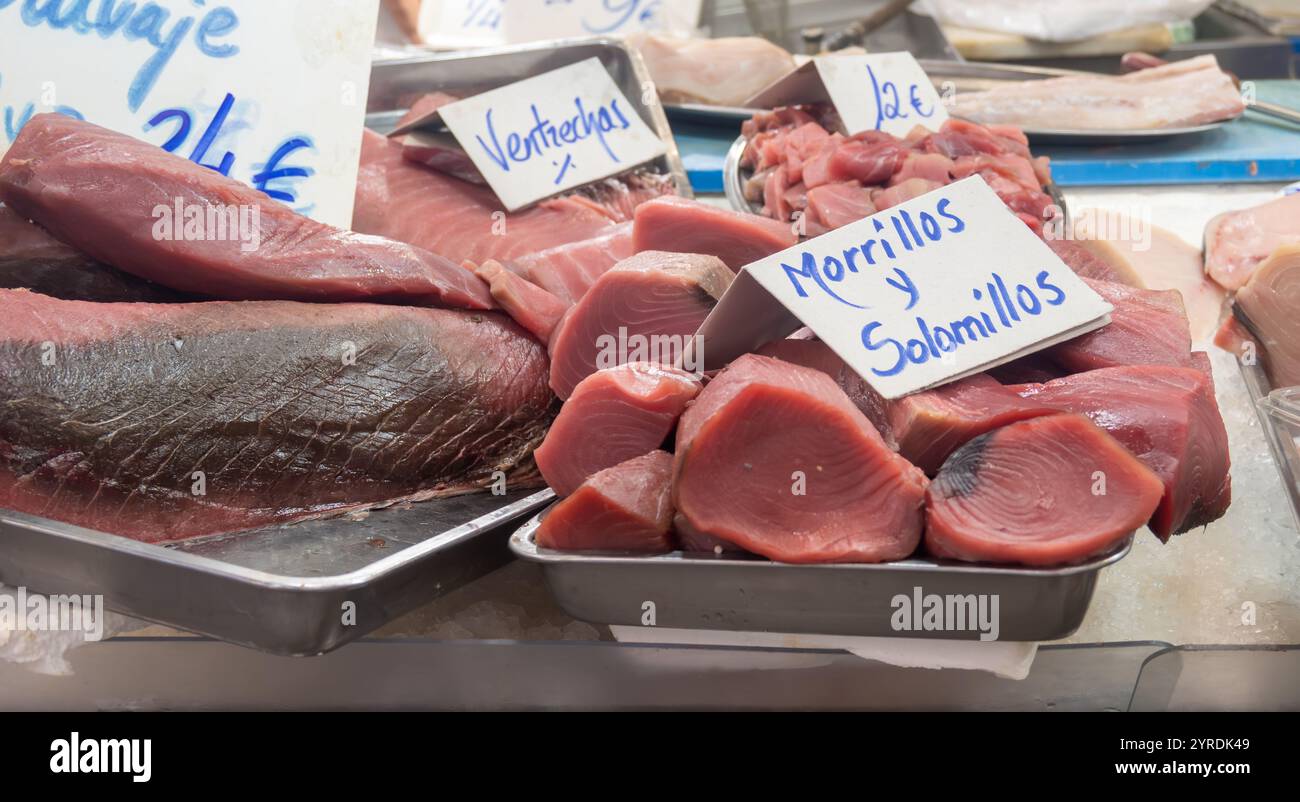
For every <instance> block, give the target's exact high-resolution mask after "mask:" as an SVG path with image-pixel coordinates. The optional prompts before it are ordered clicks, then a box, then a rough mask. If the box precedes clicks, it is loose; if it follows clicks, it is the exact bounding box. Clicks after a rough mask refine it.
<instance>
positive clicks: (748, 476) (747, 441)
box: [674, 354, 926, 563]
mask: <svg viewBox="0 0 1300 802" xmlns="http://www.w3.org/2000/svg"><path fill="white" fill-rule="evenodd" d="M675 479H676V484H675V485H674V499H675V501H676V506H677V509H678V511H679V512H680V513H681V514H682V516H684V518H685V519H686V521H687V523H688V525H689V528H690V529H691V530H692V531H694V532H696V533H702V534H705V535H708V536H710V537H712V538H717V539H720V540H723V541H726V542H727V543H734V544H736V545H737V546H739V547H741V548H743V549H745V550H747V551H752V552H754V553H755V554H760V555H763V556H765V557H768V558H770V559H773V560H779V561H782V562H791V563H817V562H884V561H888V560H899V559H903V558H904V557H907V556H908V555H910V554H911V553H912V552H913V551H914V550H915V549H916V546H917V544H918V543H919V541H920V537H921V519H922V509H921V508H922V500H923V498H924V494H925V487H926V479H925V476H924V474H922V473H921V472H920V471H919V470H917V469H916V468H915V467H914V466H912V465H911V464H909V463H908V462H907V460H905V459H903V458H902V457H900V456H898V455H897V454H895V453H894V452H892V451H890V450H889V447H888V446H886V445H885V443H884V441H883V440H881V438H880V435H879V434H878V433H877V432H876V430H875V428H874V427H873V426H872V425H871V423H870V422H869V421H868V420H867V419H866V417H865V416H864V415H863V414H862V413H861V412H860V411H859V410H858V409H857V407H855V406H854V405H853V403H852V402H851V401H850V400H849V398H848V396H846V395H845V394H844V392H843V391H842V390H841V389H840V388H839V387H838V386H836V384H835V382H834V381H833V380H832V379H831V378H830V377H829V376H827V375H826V374H825V373H822V372H821V371H818V370H814V369H812V368H807V367H803V366H800V365H793V364H790V363H786V362H782V361H780V360H776V359H772V358H770V357H764V356H758V355H754V354H750V355H746V356H742V357H740V358H739V359H737V360H736V361H734V362H732V363H731V365H730V366H728V367H727V369H726V370H724V371H723V372H722V373H721V374H719V376H718V377H717V378H716V379H714V380H713V381H712V382H710V383H709V385H708V386H707V387H705V388H704V390H703V391H702V392H701V393H700V395H699V397H698V398H697V399H696V401H695V403H694V404H692V405H691V407H690V408H688V409H687V410H686V413H685V414H684V415H683V416H682V421H681V423H680V424H679V426H678V430H677V453H676V466H675Z"/></svg>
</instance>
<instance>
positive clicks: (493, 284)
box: [474, 259, 569, 343]
mask: <svg viewBox="0 0 1300 802" xmlns="http://www.w3.org/2000/svg"><path fill="white" fill-rule="evenodd" d="M474 275H476V276H478V277H479V278H481V279H483V280H484V281H486V282H487V283H488V289H489V291H490V292H491V293H492V300H494V301H496V302H497V303H498V304H499V305H500V306H501V308H502V309H504V310H505V312H506V314H507V315H510V317H511V318H513V319H514V321H515V322H516V323H518V324H519V325H521V326H523V327H524V328H526V329H528V330H529V331H530V332H532V333H533V334H534V335H536V337H537V339H539V340H541V341H542V342H543V343H546V342H549V341H550V339H551V332H553V331H554V330H555V327H556V325H557V324H559V322H560V318H562V317H564V312H565V310H567V309H568V308H569V305H568V304H567V303H565V302H564V301H562V300H560V299H559V298H556V297H555V296H554V295H551V294H550V293H549V292H547V291H546V290H544V289H542V288H541V287H538V286H537V285H536V284H533V283H531V282H530V281H528V279H526V278H524V277H523V276H520V275H518V274H516V273H512V272H510V271H509V270H506V269H505V268H504V267H502V266H501V263H500V262H498V261H496V260H494V259H489V260H487V261H486V262H484V263H483V264H481V265H479V266H478V267H476V268H474Z"/></svg>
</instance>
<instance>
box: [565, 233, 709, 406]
mask: <svg viewBox="0 0 1300 802" xmlns="http://www.w3.org/2000/svg"><path fill="white" fill-rule="evenodd" d="M733 278H735V276H734V274H733V273H732V272H731V271H730V270H728V269H727V266H726V265H725V264H723V263H722V262H721V261H720V260H719V259H718V258H717V257H715V256H705V255H703V254H683V253H666V252H664V251H644V252H642V253H638V254H636V255H635V256H632V257H629V258H627V259H624V260H623V261H621V262H619V263H618V264H616V265H614V267H612V268H611V269H610V270H609V271H608V272H606V273H605V274H604V275H603V276H601V277H600V278H598V279H596V283H595V284H593V285H592V287H591V289H590V290H588V291H587V294H586V295H584V296H583V297H582V299H581V300H580V301H578V302H577V303H576V304H574V305H573V306H572V307H571V308H570V309H569V311H568V313H566V314H565V316H564V319H563V320H561V321H560V325H559V326H558V327H557V328H556V330H555V332H554V334H552V335H551V342H550V353H551V387H552V388H553V389H554V390H555V393H556V395H558V396H560V398H568V397H569V396H570V394H572V392H573V389H574V388H575V387H576V386H577V385H578V382H580V381H582V380H583V379H584V378H586V377H587V376H590V375H591V374H592V373H595V372H596V371H597V370H600V369H602V368H611V367H614V366H615V365H621V364H623V363H625V362H657V363H659V364H666V365H674V364H675V363H676V361H677V360H680V359H681V358H682V356H683V354H684V350H685V348H686V347H687V345H688V344H689V342H690V340H691V338H692V337H693V336H694V335H695V332H696V331H697V330H698V329H699V327H700V325H701V324H703V323H704V318H706V317H708V314H709V312H710V311H711V310H712V309H713V307H714V306H716V305H717V303H718V299H719V298H721V297H722V293H723V292H725V291H726V289H727V287H728V286H730V284H731V280H732V279H733Z"/></svg>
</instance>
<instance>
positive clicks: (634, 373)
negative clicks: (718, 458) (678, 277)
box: [534, 362, 700, 496]
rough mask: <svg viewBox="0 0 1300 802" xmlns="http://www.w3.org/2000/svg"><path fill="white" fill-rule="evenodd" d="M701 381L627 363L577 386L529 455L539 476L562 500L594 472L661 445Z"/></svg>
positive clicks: (658, 367) (680, 372)
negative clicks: (535, 460) (548, 429)
mask: <svg viewBox="0 0 1300 802" xmlns="http://www.w3.org/2000/svg"><path fill="white" fill-rule="evenodd" d="M699 391H700V380H699V379H697V378H696V377H695V376H693V375H691V374H690V373H687V372H686V371H683V370H678V369H676V368H669V367H664V366H661V365H655V364H651V363H648V362H630V363H628V364H626V365H619V366H617V367H613V368H606V369H605V370H599V371H596V372H595V373H593V374H591V375H590V376H588V377H587V378H585V379H583V380H582V381H581V382H579V383H578V386H577V387H576V388H574V390H573V395H571V396H569V400H568V401H567V402H566V403H565V404H564V406H563V407H562V408H561V409H560V414H559V415H558V416H556V418H555V423H554V424H552V425H551V430H550V432H549V433H548V434H547V435H546V439H545V440H544V441H542V445H541V447H539V448H538V449H537V453H536V454H535V455H534V456H535V457H536V459H537V467H538V469H539V470H540V471H541V472H542V477H543V478H544V479H546V483H547V484H548V485H550V486H551V489H552V490H554V491H555V492H556V493H557V494H559V495H561V496H567V495H569V494H570V493H572V492H573V491H575V490H576V489H577V488H578V485H580V484H582V483H583V482H585V481H586V480H587V478H588V477H590V476H591V475H592V474H594V473H596V472H597V471H601V470H604V469H605V468H609V467H611V466H614V465H617V464H618V463H620V462H623V461H624V460H628V459H631V458H632V457H636V456H640V455H641V454H644V453H646V452H647V451H652V450H654V449H657V448H659V447H660V446H662V445H663V444H664V441H665V440H666V439H667V438H668V435H669V434H670V433H671V432H672V430H673V427H674V426H676V425H677V419H678V418H679V417H681V414H682V411H683V410H685V409H686V404H687V403H688V402H690V401H691V400H692V399H693V398H695V396H696V394H697V393H699Z"/></svg>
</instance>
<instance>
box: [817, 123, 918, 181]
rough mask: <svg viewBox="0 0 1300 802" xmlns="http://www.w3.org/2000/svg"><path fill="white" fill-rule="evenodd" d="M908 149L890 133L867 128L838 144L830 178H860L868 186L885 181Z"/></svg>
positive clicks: (897, 167) (836, 179) (850, 179)
mask: <svg viewBox="0 0 1300 802" xmlns="http://www.w3.org/2000/svg"><path fill="white" fill-rule="evenodd" d="M907 153H908V152H907V150H905V149H904V148H903V147H902V145H900V144H899V141H898V140H897V139H895V138H894V137H892V136H890V135H889V134H882V133H880V132H879V131H864V132H862V133H860V134H855V135H853V136H851V137H849V138H848V139H846V140H844V141H843V142H841V143H839V144H838V145H837V146H836V147H835V151H834V153H832V154H831V161H830V178H831V180H832V181H857V182H859V183H861V184H862V185H863V186H864V187H868V186H872V185H873V184H883V183H885V182H886V181H888V180H889V177H890V176H891V175H893V174H894V173H895V172H897V171H898V169H899V168H900V167H902V166H903V160H904V159H906V158H907Z"/></svg>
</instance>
